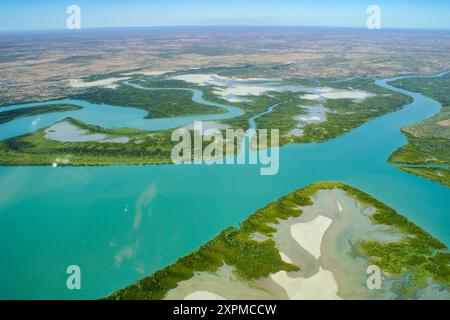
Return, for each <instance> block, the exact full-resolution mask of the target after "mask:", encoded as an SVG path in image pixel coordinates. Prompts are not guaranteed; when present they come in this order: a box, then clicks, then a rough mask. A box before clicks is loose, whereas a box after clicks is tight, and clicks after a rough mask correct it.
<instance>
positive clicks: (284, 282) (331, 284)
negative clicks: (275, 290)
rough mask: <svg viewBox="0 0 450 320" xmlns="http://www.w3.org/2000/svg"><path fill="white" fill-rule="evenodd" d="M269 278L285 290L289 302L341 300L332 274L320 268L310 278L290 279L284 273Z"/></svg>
mask: <svg viewBox="0 0 450 320" xmlns="http://www.w3.org/2000/svg"><path fill="white" fill-rule="evenodd" d="M270 277H271V279H272V280H273V281H275V282H276V283H277V284H278V285H280V286H281V287H283V289H284V290H286V293H287V295H288V297H289V299H290V300H341V298H340V297H339V296H338V295H337V292H338V285H337V283H336V280H335V279H334V276H333V274H332V273H331V272H330V271H327V270H324V269H322V268H320V270H319V272H317V273H316V274H315V275H313V276H312V277H310V278H302V277H299V278H291V277H289V276H288V274H287V272H286V271H280V272H277V273H276V274H273V275H271V276H270Z"/></svg>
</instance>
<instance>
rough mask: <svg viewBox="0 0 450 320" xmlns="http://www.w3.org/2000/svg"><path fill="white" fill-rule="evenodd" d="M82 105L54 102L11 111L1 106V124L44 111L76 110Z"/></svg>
mask: <svg viewBox="0 0 450 320" xmlns="http://www.w3.org/2000/svg"><path fill="white" fill-rule="evenodd" d="M79 109H81V107H79V106H76V105H71V104H52V105H43V106H37V107H30V108H21V109H15V110H10V111H1V108H0V124H2V123H6V122H9V121H12V120H15V119H20V118H25V117H31V116H36V115H39V114H44V113H51V112H64V111H74V110H79Z"/></svg>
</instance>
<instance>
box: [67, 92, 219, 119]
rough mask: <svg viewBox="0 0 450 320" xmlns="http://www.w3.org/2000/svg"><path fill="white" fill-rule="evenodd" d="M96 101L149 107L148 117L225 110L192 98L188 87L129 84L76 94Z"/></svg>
mask: <svg viewBox="0 0 450 320" xmlns="http://www.w3.org/2000/svg"><path fill="white" fill-rule="evenodd" d="M73 98H75V99H83V100H86V101H89V102H91V103H95V104H108V105H115V106H126V107H134V108H139V109H143V110H145V111H148V112H149V114H148V115H147V118H170V117H178V116H187V115H199V114H217V113H225V112H226V110H225V109H223V108H219V107H210V106H205V105H202V104H199V103H196V102H193V101H192V92H190V91H187V90H186V91H184V90H140V89H137V88H134V87H131V86H128V85H123V84H121V85H118V87H117V88H115V89H108V88H100V87H94V88H90V89H88V90H87V91H86V92H85V93H81V94H78V95H75V96H73Z"/></svg>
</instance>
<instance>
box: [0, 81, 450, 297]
mask: <svg viewBox="0 0 450 320" xmlns="http://www.w3.org/2000/svg"><path fill="white" fill-rule="evenodd" d="M388 81H389V79H385V80H379V81H377V84H378V85H380V86H382V87H385V88H389V89H391V90H394V91H398V92H402V93H404V94H407V95H409V96H411V97H412V98H413V99H414V102H413V103H412V104H411V105H408V106H406V107H404V108H403V109H402V110H400V111H397V112H394V113H390V114H388V115H385V116H382V117H380V118H378V119H375V120H373V121H370V122H368V123H367V124H365V125H363V126H361V127H359V128H357V129H355V130H352V131H351V132H349V133H347V134H345V135H343V136H341V137H338V138H336V139H333V140H330V141H328V142H325V143H320V144H299V145H289V146H286V147H283V148H281V150H280V171H279V173H278V174H277V175H274V176H261V175H260V171H259V169H260V168H259V167H258V166H254V165H215V166H208V165H181V166H175V165H161V166H125V165H124V166H112V167H76V168H75V167H58V168H52V167H51V166H50V164H49V166H48V167H0V254H1V259H0V299H12V298H18V299H23V298H27V299H93V298H99V297H102V296H105V295H107V294H108V293H111V292H112V291H114V290H116V289H119V288H122V287H124V286H126V285H129V284H131V283H133V282H135V281H136V280H138V279H140V278H142V277H144V276H145V275H148V274H150V273H152V272H153V271H155V270H157V269H159V268H161V267H164V266H166V265H168V264H171V263H173V262H175V261H176V260H177V259H178V258H180V257H181V256H183V255H186V254H188V253H189V252H190V251H192V250H193V249H195V248H197V247H198V246H200V245H201V244H203V243H205V242H206V241H208V240H210V239H211V238H213V237H214V236H215V235H216V234H218V233H219V232H220V231H222V230H223V229H225V228H227V227H229V226H233V225H237V224H238V223H239V222H240V221H242V220H243V219H245V218H246V217H247V216H248V215H249V214H251V213H252V212H253V211H255V210H256V209H258V208H260V207H263V206H265V205H266V204H268V203H270V202H272V201H274V200H276V199H277V198H278V197H281V196H283V195H285V194H287V193H289V192H292V191H294V190H296V189H298V188H301V187H303V186H305V185H307V184H310V183H314V182H319V181H341V182H344V183H347V184H350V185H352V186H354V187H356V188H359V189H361V190H363V191H365V192H367V193H369V194H371V195H373V196H374V197H376V198H377V199H379V200H381V201H383V202H384V203H386V204H387V205H389V206H391V207H393V208H394V209H396V210H397V211H399V212H400V213H402V214H403V215H405V216H406V217H408V218H409V219H411V220H412V221H414V222H415V223H417V224H418V225H420V226H421V227H422V228H424V229H425V230H427V231H428V232H430V233H431V234H432V235H434V236H436V237H437V238H439V239H440V240H442V241H443V242H445V243H446V244H447V245H448V244H450V234H449V232H448V230H449V228H450V214H449V208H450V188H446V187H444V186H442V185H440V184H437V183H434V182H431V181H428V180H426V179H423V178H419V177H416V176H413V175H410V174H407V173H405V172H402V171H399V170H397V169H396V168H395V166H393V165H391V164H388V163H387V159H388V157H389V155H390V154H391V153H392V152H393V151H394V150H396V149H397V148H399V147H401V146H402V145H404V144H406V142H407V140H406V137H405V136H404V135H403V134H402V133H401V132H400V129H401V128H402V127H403V126H405V125H407V124H410V123H414V122H417V121H420V120H423V119H426V118H428V117H430V116H432V115H434V114H436V113H437V112H438V111H439V109H440V107H441V105H440V104H439V103H438V102H437V101H435V100H432V99H430V98H428V97H425V96H423V95H420V94H417V93H413V92H409V91H405V90H400V89H398V88H394V87H391V86H389V85H388V84H387V82H388ZM192 92H193V100H195V101H197V102H200V103H204V104H207V105H211V104H210V103H208V102H207V101H205V100H204V99H203V97H202V93H201V91H198V90H193V91H192ZM60 102H66V103H74V104H78V105H80V106H83V107H84V108H83V109H81V110H78V111H71V112H65V113H51V114H45V115H40V116H39V117H33V118H23V119H18V120H14V121H11V122H8V123H5V124H2V125H0V139H6V138H9V137H13V136H16V135H19V134H24V133H27V132H30V131H34V130H37V129H39V128H43V127H46V126H48V125H50V124H52V123H55V122H57V121H59V120H61V119H63V118H65V117H68V116H73V117H75V118H77V119H79V120H81V121H84V122H87V123H92V124H97V125H102V126H105V127H135V128H141V129H153V130H155V129H165V128H171V127H176V126H179V125H184V124H188V123H190V122H192V121H193V120H219V119H223V118H230V117H234V116H237V115H239V114H241V113H242V111H241V110H240V109H238V108H235V107H231V106H222V105H218V106H221V107H225V108H226V109H227V113H223V114H220V115H208V116H200V117H198V116H197V117H182V118H175V119H156V120H143V118H144V117H145V115H146V112H145V111H143V110H139V109H133V108H125V107H114V106H105V105H93V104H90V103H87V102H86V101H80V100H72V99H65V100H59V101H54V102H51V103H60ZM40 104H42V103H40ZM35 105H39V103H37V104H24V105H16V106H9V107H3V108H1V109H0V111H6V110H8V109H9V110H10V109H15V108H23V107H33V106H35ZM213 105H214V104H213ZM216 106H217V105H216ZM36 119H38V120H37V121H36ZM32 120H35V121H32ZM70 265H77V266H79V267H80V268H81V275H82V281H81V283H82V288H81V290H74V291H70V290H68V289H67V287H66V279H67V277H68V275H67V274H66V268H67V267H68V266H70Z"/></svg>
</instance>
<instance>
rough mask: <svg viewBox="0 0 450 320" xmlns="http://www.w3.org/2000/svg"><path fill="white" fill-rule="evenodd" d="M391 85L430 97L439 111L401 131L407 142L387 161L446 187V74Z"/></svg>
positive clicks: (449, 179)
mask: <svg viewBox="0 0 450 320" xmlns="http://www.w3.org/2000/svg"><path fill="white" fill-rule="evenodd" d="M392 85H394V86H396V87H399V88H403V89H406V90H409V91H413V92H418V93H421V94H423V95H426V96H428V97H431V98H433V99H435V100H437V101H439V102H440V103H441V104H442V109H441V111H440V112H439V113H438V114H437V115H435V116H433V117H431V118H430V119H427V120H425V121H422V122H419V123H416V124H412V125H409V126H407V127H405V128H403V129H402V131H403V132H404V133H405V134H406V136H407V138H408V141H409V143H408V144H407V145H405V146H404V147H402V148H400V149H398V150H397V151H395V152H394V153H393V154H392V155H391V157H390V158H389V161H390V162H392V163H398V164H400V166H399V169H401V170H403V171H406V172H409V173H412V174H415V175H417V176H421V177H424V178H426V179H429V180H433V181H436V182H438V183H441V184H443V185H445V186H447V187H450V167H449V166H450V151H449V150H450V92H449V89H448V88H450V74H446V75H444V76H442V77H434V78H407V79H402V80H397V81H394V82H392ZM408 165H410V166H408ZM417 165H421V166H423V167H421V166H417Z"/></svg>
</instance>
